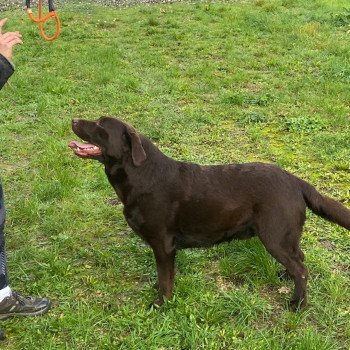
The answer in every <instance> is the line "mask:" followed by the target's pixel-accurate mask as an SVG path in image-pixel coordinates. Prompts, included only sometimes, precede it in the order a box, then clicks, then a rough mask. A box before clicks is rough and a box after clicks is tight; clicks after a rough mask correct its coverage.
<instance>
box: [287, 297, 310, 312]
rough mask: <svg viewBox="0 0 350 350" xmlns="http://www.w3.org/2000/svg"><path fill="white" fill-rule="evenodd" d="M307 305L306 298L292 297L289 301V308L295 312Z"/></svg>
mask: <svg viewBox="0 0 350 350" xmlns="http://www.w3.org/2000/svg"><path fill="white" fill-rule="evenodd" d="M306 305H307V302H306V299H292V300H291V301H290V302H289V310H290V311H293V312H297V311H301V310H302V309H304V308H305V307H306Z"/></svg>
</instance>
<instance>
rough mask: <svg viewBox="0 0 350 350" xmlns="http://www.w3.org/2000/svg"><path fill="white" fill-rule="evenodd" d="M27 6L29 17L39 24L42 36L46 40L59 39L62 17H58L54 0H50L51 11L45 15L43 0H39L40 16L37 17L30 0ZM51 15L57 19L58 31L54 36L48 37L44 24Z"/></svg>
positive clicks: (27, 0)
mask: <svg viewBox="0 0 350 350" xmlns="http://www.w3.org/2000/svg"><path fill="white" fill-rule="evenodd" d="M26 6H27V13H28V16H29V18H30V19H31V20H32V21H33V22H35V23H38V24H39V29H40V34H41V36H42V37H43V38H44V39H45V40H46V41H53V40H55V39H57V38H58V36H59V35H60V31H61V23H60V19H59V18H58V15H57V12H56V11H55V7H54V5H53V0H49V13H48V14H47V15H45V16H44V17H43V0H39V3H38V13H39V18H35V17H34V15H33V12H32V10H31V8H30V0H26ZM51 17H53V18H54V19H55V21H56V33H55V34H54V35H53V36H51V37H48V36H47V35H46V34H45V31H44V28H43V26H44V23H45V22H46V21H47V20H48V19H50V18H51Z"/></svg>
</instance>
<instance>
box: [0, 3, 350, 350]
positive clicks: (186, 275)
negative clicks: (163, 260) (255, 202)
mask: <svg viewBox="0 0 350 350" xmlns="http://www.w3.org/2000/svg"><path fill="white" fill-rule="evenodd" d="M60 15H61V19H62V34H61V37H60V39H59V40H58V41H56V42H53V43H51V44H48V43H46V42H44V41H42V40H41V39H40V38H39V34H38V30H37V26H36V25H34V24H32V23H31V22H29V20H27V18H26V16H25V15H24V14H23V13H22V12H21V11H20V10H15V9H13V10H9V11H7V12H5V14H4V13H2V14H1V17H4V16H7V17H8V18H9V23H8V25H7V30H15V29H19V30H20V31H21V32H22V34H23V37H24V42H25V45H23V46H21V47H18V48H17V49H16V55H15V64H16V66H17V71H16V74H15V75H14V76H13V77H12V78H11V80H10V84H8V85H7V86H6V87H5V88H4V89H3V90H2V91H1V94H0V145H1V151H0V168H1V176H2V179H3V185H4V187H5V196H6V203H7V209H8V217H7V218H8V220H7V226H6V233H7V250H8V261H9V269H10V278H11V285H12V288H13V289H16V290H19V291H21V292H23V293H26V294H30V295H45V296H49V297H51V298H52V300H53V303H54V305H53V308H52V311H51V312H50V313H49V314H48V315H47V316H44V317H38V318H27V319H14V320H9V321H5V322H3V323H1V326H3V327H4V328H5V330H6V333H7V337H8V338H7V340H6V341H5V342H3V343H1V345H0V347H1V349H11V350H24V349H36V350H37V349H40V350H42V349H43V350H46V349H74V350H79V349H118V350H119V349H120V350H122V349H135V350H141V349H142V350H190V349H191V350H192V349H193V350H199V349H205V350H219V349H221V350H224V349H225V350H226V349H235V350H238V349H242V350H243V349H244V350H246V349H247V350H248V349H249V350H253V349H254V350H255V349H273V350H279V349H280V350H282V349H283V350H286V349H288V350H289V349H290V350H291V349H293V350H316V349H317V350H326V349H327V350H330V349H332V350H335V349H344V350H346V349H349V348H350V341H349V339H350V304H349V300H350V286H349V281H350V279H349V271H350V258H349V256H350V254H349V253H350V236H349V232H348V231H346V230H344V229H341V228H340V227H338V226H336V225H333V224H330V223H328V222H326V221H324V220H322V219H320V218H318V217H316V216H315V215H313V214H311V213H308V220H307V224H306V225H305V231H304V235H303V240H302V247H303V250H304V251H305V254H306V264H307V266H308V268H309V274H310V279H309V302H310V306H309V307H308V308H307V309H306V310H305V311H303V312H300V313H292V312H289V311H288V310H287V302H288V300H289V298H290V290H291V289H292V287H293V285H292V282H288V281H287V282H286V281H283V282H282V281H280V280H279V279H278V277H277V272H278V271H279V270H280V269H281V266H280V265H278V264H277V263H276V262H275V261H274V260H273V259H272V258H271V257H270V256H269V254H267V253H266V252H265V250H264V248H263V247H262V245H261V244H260V242H259V241H258V240H254V239H253V240H250V241H239V242H232V243H230V244H223V245H220V246H217V247H214V248H211V249H206V250H201V249H198V250H184V251H180V252H179V253H178V256H177V277H176V284H175V297H174V298H173V299H172V300H170V301H169V302H168V303H167V304H166V305H165V306H164V307H162V308H161V309H159V310H154V309H151V310H150V309H149V307H148V306H149V304H150V303H151V301H152V300H153V299H154V297H155V294H156V293H155V290H154V289H153V287H152V285H153V284H154V283H155V281H156V270H155V263H154V258H153V254H152V252H151V250H150V248H149V247H147V246H145V245H144V244H143V243H142V241H141V240H140V239H139V238H138V237H137V236H136V235H135V234H133V233H132V232H131V230H130V229H129V228H128V227H127V225H126V222H125V220H124V217H123V215H122V206H121V204H120V203H119V202H118V201H116V200H115V198H116V196H115V194H114V192H113V190H112V188H111V187H110V186H109V185H108V183H107V179H106V178H105V175H104V172H103V169H102V166H101V165H99V164H97V163H95V162H92V161H83V160H81V159H78V158H77V157H75V156H73V154H72V152H71V151H70V150H69V149H68V147H67V143H68V142H69V141H70V140H72V139H74V138H75V137H74V135H73V133H72V132H71V129H70V121H71V119H72V118H73V117H83V118H91V119H95V118H97V117H99V116H101V115H107V114H108V115H116V116H119V117H121V118H123V119H124V120H126V121H128V122H130V123H132V124H133V125H134V126H135V127H136V128H137V129H138V130H140V131H141V132H143V133H144V134H146V135H148V136H149V137H151V138H152V140H154V142H155V143H157V145H158V146H159V147H160V149H161V150H162V151H163V152H164V153H166V154H167V155H169V156H171V157H174V158H176V159H181V160H186V161H194V162H198V163H202V164H209V163H210V164H215V163H228V162H249V161H264V162H273V163H276V164H278V165H280V166H282V167H283V168H285V169H287V170H289V171H292V172H294V173H295V174H297V175H298V176H300V177H302V178H304V179H305V180H308V181H310V182H312V183H313V184H314V185H315V186H316V187H317V188H318V189H319V190H320V191H322V192H323V193H325V194H328V195H330V196H332V197H334V198H337V199H339V200H341V201H343V202H344V204H345V205H347V206H348V207H350V187H349V183H350V104H349V101H350V89H349V83H350V46H349V40H350V32H349V29H350V7H349V3H348V0H336V1H335V0H314V1H307V0H257V1H242V2H241V1H238V2H236V3H221V4H219V3H217V4H215V3H210V4H205V3H201V4H172V5H153V6H136V7H129V8H119V9H117V8H112V7H101V6H96V7H93V6H91V5H89V6H82V5H81V4H79V3H77V4H76V5H74V3H73V4H68V1H67V2H65V5H64V6H62V7H61V8H60ZM155 220H156V218H155Z"/></svg>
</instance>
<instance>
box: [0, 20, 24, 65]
mask: <svg viewBox="0 0 350 350" xmlns="http://www.w3.org/2000/svg"><path fill="white" fill-rule="evenodd" d="M6 21H7V18H4V19H2V20H0V54H1V55H3V56H4V57H5V58H7V59H8V60H10V59H11V58H12V49H13V47H14V46H15V45H17V44H23V42H22V40H21V38H22V35H21V34H20V33H19V32H7V33H4V34H2V27H3V26H4V25H5V23H6Z"/></svg>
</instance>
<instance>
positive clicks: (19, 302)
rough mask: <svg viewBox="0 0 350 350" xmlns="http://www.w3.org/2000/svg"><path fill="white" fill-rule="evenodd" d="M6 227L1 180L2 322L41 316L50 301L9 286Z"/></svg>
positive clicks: (0, 318)
mask: <svg viewBox="0 0 350 350" xmlns="http://www.w3.org/2000/svg"><path fill="white" fill-rule="evenodd" d="M4 226H5V204H4V193H3V189H2V185H1V179H0V320H5V319H6V318H9V317H12V316H34V315H41V314H43V313H45V312H47V311H48V310H49V309H50V306H51V302H50V300H48V299H46V298H33V297H23V296H21V295H20V294H18V293H16V292H13V291H11V288H10V286H9V285H8V275H7V267H6V252H5V236H4ZM0 330H1V329H0ZM0 333H1V332H0Z"/></svg>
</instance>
